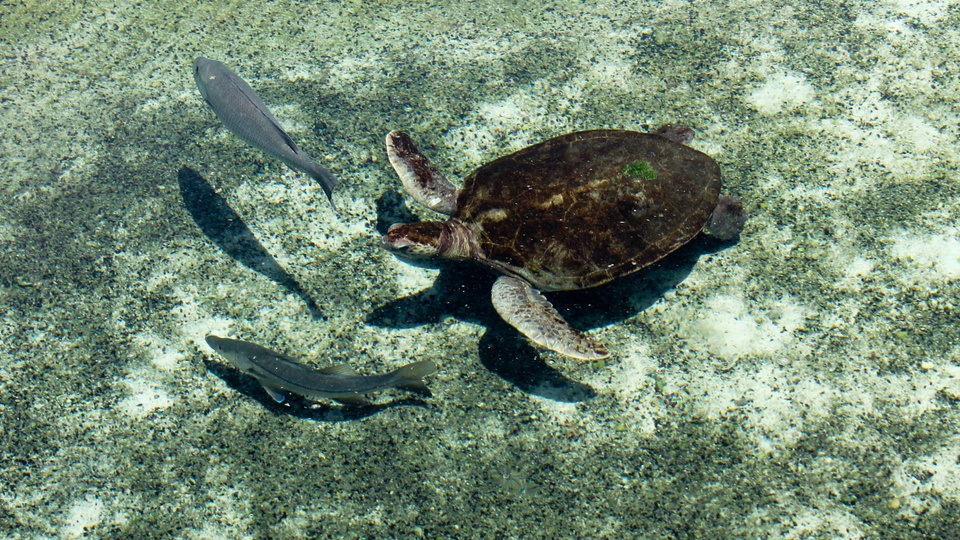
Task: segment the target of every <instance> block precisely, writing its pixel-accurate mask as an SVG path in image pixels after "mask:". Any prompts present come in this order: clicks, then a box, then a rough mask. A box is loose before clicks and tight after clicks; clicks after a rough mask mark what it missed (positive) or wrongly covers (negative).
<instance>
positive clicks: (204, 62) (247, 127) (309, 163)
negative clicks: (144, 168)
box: [193, 58, 337, 205]
mask: <svg viewBox="0 0 960 540" xmlns="http://www.w3.org/2000/svg"><path fill="white" fill-rule="evenodd" d="M193 78H194V79H195V80H196V81H197V88H199V89H200V93H201V94H202V95H203V99H205V100H206V101H207V104H208V105H210V108H211V109H213V112H215V113H217V117H219V118H220V121H221V122H223V125H225V126H227V129H229V130H230V131H232V132H234V133H235V134H236V135H237V136H238V137H240V138H241V139H243V140H244V141H246V142H247V143H249V144H251V145H253V146H256V147H257V148H259V149H261V150H263V151H264V152H266V153H267V154H269V155H271V156H273V157H275V158H277V159H279V160H280V161H282V162H284V163H286V164H287V166H288V167H290V168H291V169H296V170H298V171H301V172H303V173H305V174H308V175H310V176H311V177H312V178H314V179H315V180H316V181H317V182H319V183H320V186H321V187H322V188H323V191H324V193H326V194H327V198H328V199H330V204H331V205H333V188H335V187H336V186H337V179H336V178H334V177H333V174H331V173H330V171H328V170H327V168H326V167H324V166H323V165H320V164H319V163H317V162H315V161H313V160H312V159H310V157H309V156H308V155H307V154H305V153H304V152H303V150H301V149H300V147H299V146H297V143H295V142H294V141H293V139H291V138H290V135H288V134H287V132H286V131H284V130H283V128H282V127H280V122H278V121H277V119H276V118H275V117H274V116H273V114H272V113H271V112H270V110H269V109H267V106H266V105H265V104H264V103H263V101H262V100H261V99H260V98H259V97H258V96H257V94H256V93H255V92H254V91H253V88H250V85H249V84H247V82H246V81H244V80H243V79H241V78H240V77H239V76H238V75H237V74H236V73H234V72H233V71H231V70H230V68H228V67H227V66H225V65H223V64H222V63H220V62H217V61H216V60H208V59H206V58H197V59H196V60H194V62H193Z"/></svg>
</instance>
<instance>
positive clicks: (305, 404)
mask: <svg viewBox="0 0 960 540" xmlns="http://www.w3.org/2000/svg"><path fill="white" fill-rule="evenodd" d="M201 356H203V355H201ZM203 365H204V367H205V368H206V369H207V371H208V372H210V373H212V374H214V375H215V376H217V377H218V378H219V379H220V380H222V381H223V382H224V383H226V385H227V386H228V387H230V389H231V390H234V391H236V392H237V399H248V398H249V399H252V400H254V401H256V402H258V403H259V404H260V405H262V406H263V408H265V409H267V410H268V411H270V412H271V413H272V414H273V415H275V416H280V415H289V416H294V417H296V418H302V419H304V420H314V421H317V422H331V423H333V422H350V421H354V420H361V419H363V418H367V417H369V416H373V415H375V414H377V413H379V412H380V411H385V410H387V409H392V408H394V407H405V406H413V407H424V408H430V407H432V406H433V405H432V404H431V403H430V402H428V401H426V400H425V399H423V398H421V397H419V396H416V395H407V396H402V397H396V398H394V399H391V400H389V401H383V402H373V401H371V402H370V403H366V404H363V405H341V404H328V403H321V402H317V401H310V400H308V399H305V398H303V397H301V396H298V395H295V394H288V395H287V397H286V399H284V400H283V402H282V403H277V402H276V401H274V400H273V398H271V397H270V395H269V394H267V392H266V391H265V390H264V389H263V388H262V387H261V386H260V383H259V382H257V381H256V380H255V379H253V378H252V377H248V376H247V375H244V374H243V373H241V372H240V371H239V370H237V369H235V368H233V367H232V366H228V365H226V364H223V363H220V362H214V361H211V360H209V359H208V358H206V357H205V356H204V357H203ZM385 392H389V391H385ZM241 396H242V397H241Z"/></svg>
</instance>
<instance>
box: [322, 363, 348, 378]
mask: <svg viewBox="0 0 960 540" xmlns="http://www.w3.org/2000/svg"><path fill="white" fill-rule="evenodd" d="M317 371H319V372H320V373H326V374H327V375H356V374H357V372H356V371H355V370H354V369H353V366H351V365H350V364H334V365H332V366H327V367H325V368H323V369H318V370H317Z"/></svg>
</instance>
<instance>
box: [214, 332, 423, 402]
mask: <svg viewBox="0 0 960 540" xmlns="http://www.w3.org/2000/svg"><path fill="white" fill-rule="evenodd" d="M206 339H207V344H208V345H210V347H212V348H213V350H215V351H217V352H218V353H219V354H220V356H223V357H224V358H226V359H227V360H229V361H230V363H232V364H233V365H234V366H235V367H236V368H237V369H239V370H240V371H242V372H244V373H246V374H247V375H250V376H251V377H253V378H254V379H257V380H258V381H260V385H261V386H263V389H264V390H266V391H267V393H268V394H270V397H272V398H273V399H274V400H276V401H277V403H280V402H282V401H283V400H284V398H285V397H286V396H285V394H284V392H290V393H293V394H298V395H301V396H304V397H307V398H310V399H319V398H327V399H334V400H337V401H340V402H342V403H350V404H359V403H364V402H365V401H364V399H363V395H364V394H367V393H370V392H376V391H377V390H385V389H387V388H400V389H401V390H409V391H411V392H416V393H418V394H423V395H426V396H430V395H432V394H431V393H430V389H429V388H427V385H426V384H425V383H424V382H423V378H424V377H426V376H427V375H430V374H431V373H433V372H435V371H436V370H437V366H436V364H434V363H433V362H431V361H429V360H426V361H422V362H414V363H412V364H407V365H405V366H403V367H401V368H399V369H397V370H395V371H392V372H390V373H387V374H385V375H358V374H357V372H356V371H354V370H353V368H352V367H350V366H349V365H348V364H336V365H333V366H330V367H327V368H323V369H314V368H312V367H310V366H308V365H306V364H301V363H300V362H297V361H296V360H295V359H293V358H290V357H289V356H285V355H282V354H280V353H278V352H276V351H272V350H270V349H268V348H266V347H261V346H260V345H257V344H256V343H248V342H246V341H240V340H238V339H228V338H222V337H219V336H214V335H210V336H207V338H206Z"/></svg>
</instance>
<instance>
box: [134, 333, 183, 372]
mask: <svg viewBox="0 0 960 540" xmlns="http://www.w3.org/2000/svg"><path fill="white" fill-rule="evenodd" d="M132 341H133V342H134V343H135V344H136V345H138V346H140V347H141V348H142V349H143V351H144V352H145V353H146V354H147V355H148V356H149V358H150V362H151V363H152V364H153V365H154V367H156V368H157V369H159V370H161V371H173V370H175V369H176V368H177V364H178V363H179V362H180V360H182V359H184V358H185V356H186V355H185V353H184V351H183V350H181V349H180V348H179V346H177V345H176V344H175V343H173V342H171V341H170V340H169V339H166V338H162V337H160V336H158V335H156V334H155V333H153V332H151V331H146V332H139V333H137V334H135V335H134V336H133V339H132Z"/></svg>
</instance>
